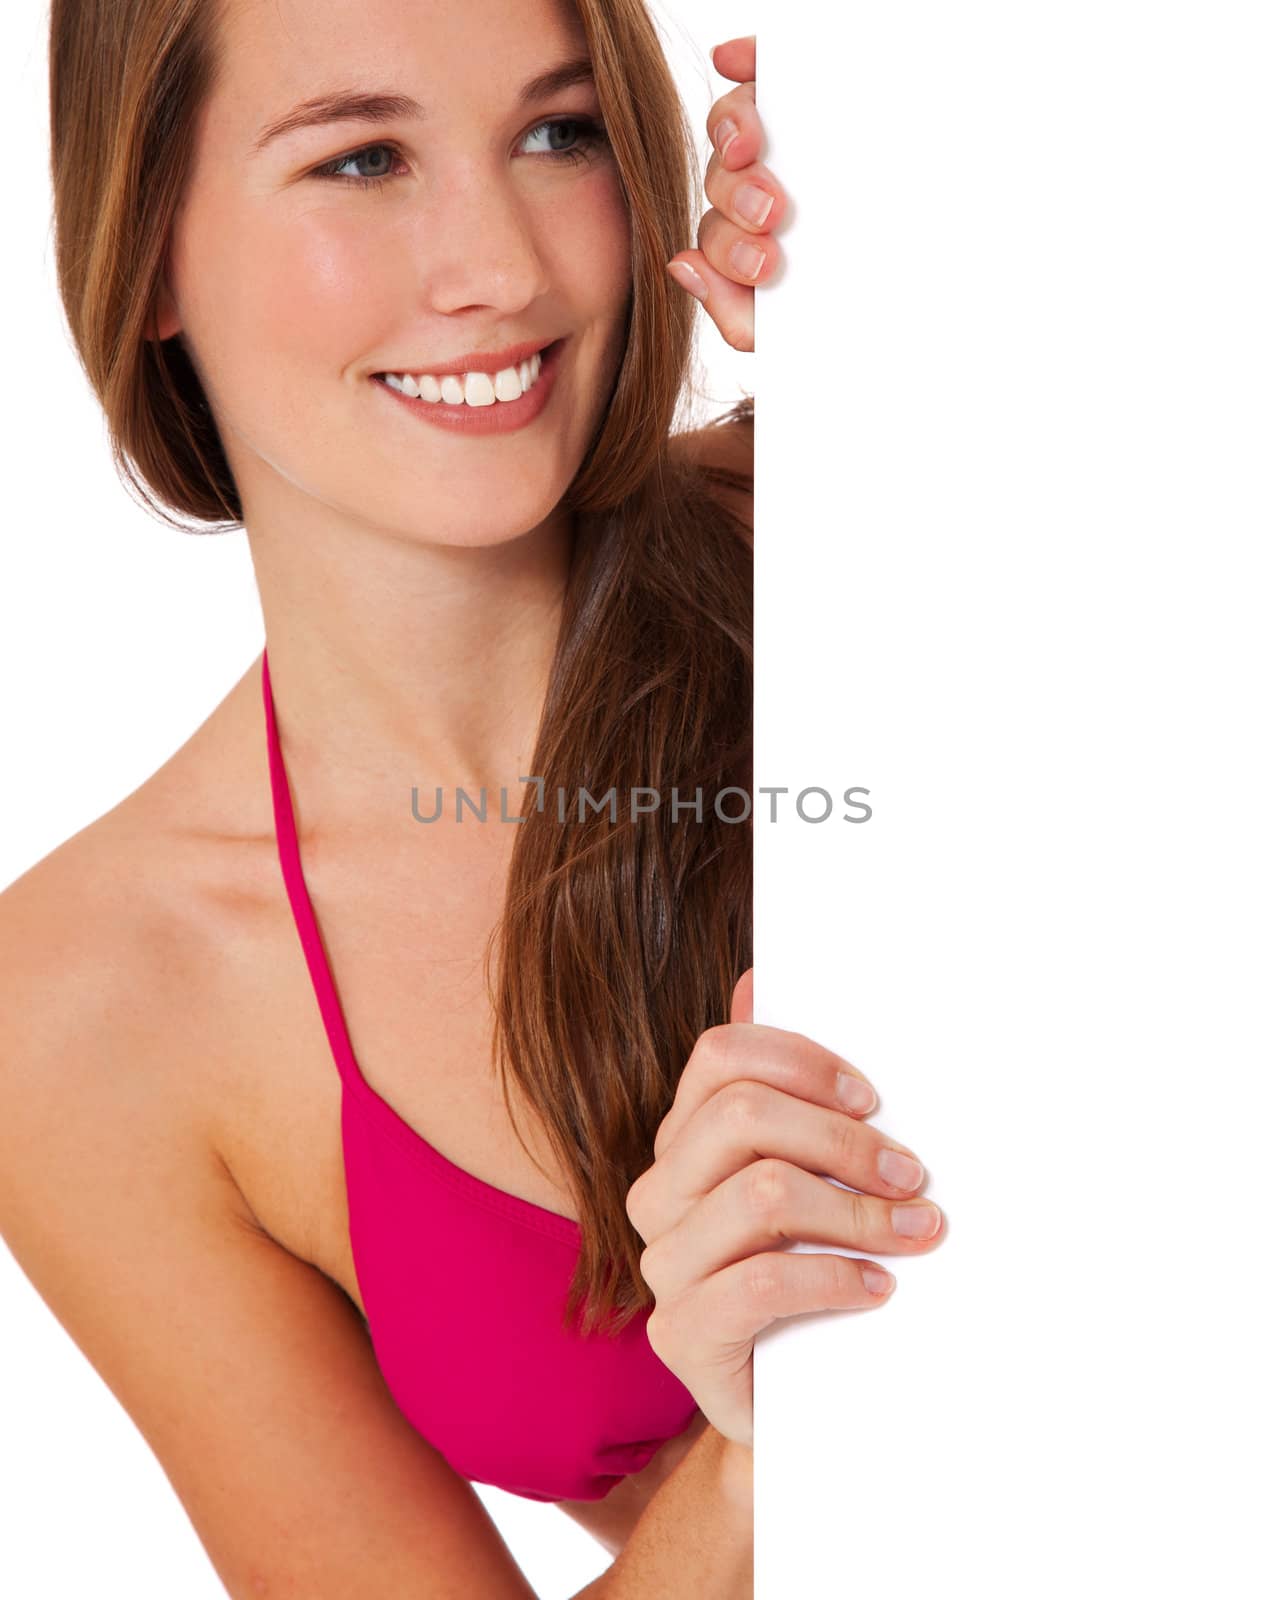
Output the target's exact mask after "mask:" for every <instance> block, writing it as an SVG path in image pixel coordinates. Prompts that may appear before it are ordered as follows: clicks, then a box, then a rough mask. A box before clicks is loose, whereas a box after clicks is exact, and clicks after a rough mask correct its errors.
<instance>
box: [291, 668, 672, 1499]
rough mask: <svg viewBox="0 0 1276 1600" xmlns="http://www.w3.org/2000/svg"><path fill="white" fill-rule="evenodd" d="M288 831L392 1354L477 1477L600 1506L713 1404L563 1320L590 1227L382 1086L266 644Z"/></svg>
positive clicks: (305, 945)
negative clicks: (284, 734) (701, 1404)
mask: <svg viewBox="0 0 1276 1600" xmlns="http://www.w3.org/2000/svg"><path fill="white" fill-rule="evenodd" d="M261 686H262V698H263V701H264V703H265V708H266V739H267V746H268V750H269V755H270V787H271V794H272V797H273V801H274V811H275V839H276V843H277V844H278V847H279V860H280V865H281V866H282V868H283V876H284V883H285V886H286V887H287V891H288V899H289V902H290V903H291V906H292V913H293V920H294V922H295V923H296V927H297V933H298V935H299V936H300V939H301V946H302V949H303V951H304V952H305V957H306V963H307V965H308V966H309V969H310V977H311V981H312V983H313V985H314V990H315V995H316V997H317V999H318V1001H319V1009H320V1011H321V1013H322V1015H323V1021H324V1026H325V1027H326V1029H327V1032H328V1040H329V1042H330V1044H331V1046H332V1053H333V1056H334V1057H335V1059H336V1063H337V1070H338V1071H339V1073H340V1074H341V1083H342V1092H341V1140H342V1148H343V1151H344V1155H345V1178H346V1194H347V1197H348V1200H349V1208H350V1247H351V1251H352V1253H353V1256H354V1266H355V1273H356V1276H357V1278H358V1283H359V1292H360V1295H361V1296H362V1299H363V1304H364V1307H365V1309H366V1311H367V1317H368V1332H369V1335H370V1337H371V1340H372V1346H373V1350H374V1351H375V1354H376V1358H377V1364H378V1366H379V1367H380V1369H381V1373H382V1375H383V1377H384V1378H385V1381H386V1385H387V1387H388V1388H389V1390H390V1393H391V1394H392V1395H393V1397H394V1400H395V1402H396V1404H397V1405H398V1407H399V1409H400V1411H401V1412H402V1413H403V1415H404V1416H405V1417H406V1418H407V1420H408V1421H409V1422H410V1423H411V1424H412V1426H413V1427H414V1428H416V1430H417V1431H418V1432H419V1433H420V1434H421V1435H422V1436H423V1437H424V1438H425V1439H427V1440H428V1441H429V1442H430V1444H432V1445H433V1446H434V1447H435V1449H437V1450H438V1451H439V1452H440V1453H441V1454H442V1455H443V1456H444V1457H445V1458H446V1459H447V1460H448V1461H449V1462H450V1463H451V1465H452V1466H453V1467H454V1468H455V1470H456V1471H457V1472H458V1473H460V1474H461V1476H462V1477H465V1478H469V1479H472V1480H475V1481H477V1482H479V1483H487V1484H493V1485H495V1486H496V1487H497V1488H501V1489H506V1490H508V1491H509V1492H510V1493H512V1494H518V1495H523V1496H524V1497H525V1498H527V1499H529V1500H601V1499H602V1498H603V1496H604V1495H605V1494H606V1493H607V1492H608V1490H609V1489H611V1488H612V1486H613V1485H614V1484H616V1483H618V1482H619V1481H620V1480H621V1478H623V1477H625V1476H627V1475H628V1474H629V1473H633V1472H637V1471H638V1470H639V1468H641V1467H643V1466H645V1465H646V1464H647V1462H648V1461H649V1460H650V1459H651V1457H652V1456H653V1455H654V1454H655V1453H656V1451H657V1450H658V1449H659V1448H660V1446H661V1445H662V1444H664V1443H665V1441H666V1440H668V1439H671V1438H673V1437H674V1435H676V1434H679V1433H682V1432H683V1430H684V1429H685V1428H686V1427H687V1426H688V1424H689V1423H690V1422H691V1419H692V1417H693V1415H694V1414H695V1412H696V1410H697V1406H696V1402H695V1400H694V1398H693V1397H692V1395H691V1393H690V1392H689V1390H687V1389H686V1388H685V1387H684V1385H683V1384H682V1383H680V1382H679V1380H678V1379H677V1378H676V1377H674V1375H673V1373H671V1372H670V1371H669V1369H668V1368H667V1367H666V1366H665V1365H664V1363H663V1362H662V1361H661V1360H660V1359H659V1357H658V1356H657V1355H656V1354H655V1352H654V1351H653V1350H652V1348H651V1345H650V1344H649V1343H648V1341H647V1331H646V1324H647V1318H646V1316H645V1315H642V1314H640V1315H639V1316H637V1317H635V1318H634V1320H633V1321H632V1322H631V1323H630V1324H629V1325H628V1327H626V1328H625V1329H624V1331H623V1332H622V1333H620V1334H619V1335H618V1336H616V1337H615V1338H608V1337H607V1336H606V1335H603V1334H593V1335H590V1336H589V1337H588V1338H584V1337H582V1336H581V1335H580V1334H579V1333H577V1332H575V1331H572V1332H568V1331H567V1330H565V1329H564V1328H563V1327H562V1325H561V1317H562V1311H563V1307H564V1305H565V1303H566V1294H567V1287H568V1284H569V1282H570V1280H571V1276H572V1269H573V1267H574V1266H575V1263H576V1258H577V1255H578V1253H579V1250H580V1238H581V1234H580V1225H579V1224H578V1223H576V1222H574V1221H572V1219H571V1218H570V1217H564V1216H562V1215H560V1214H559V1213H558V1212H556V1211H549V1210H546V1209H545V1208H544V1207H543V1206H539V1205H535V1204H533V1203H532V1202H531V1201H530V1200H524V1199H522V1198H520V1197H519V1196H517V1195H512V1194H507V1193H506V1192H505V1190H503V1189H496V1188H494V1187H493V1186H492V1185H491V1184H489V1183H485V1182H484V1181H483V1180H482V1179H481V1178H476V1177H475V1176H474V1175H473V1174H472V1173H470V1172H466V1171H464V1170H463V1169H462V1168H461V1167H458V1166H455V1165H454V1164H453V1163H452V1162H451V1161H449V1160H448V1159H447V1157H446V1156H444V1155H443V1154H442V1153H441V1152H440V1151H438V1150H436V1149H435V1148H434V1147H433V1145H431V1144H428V1143H427V1142H426V1140H424V1139H423V1138H422V1137H421V1135H420V1134H419V1133H417V1132H416V1131H415V1130H414V1129H413V1128H411V1127H410V1126H409V1125H408V1124H407V1123H406V1122H405V1121H404V1120H403V1119H402V1117H400V1116H399V1114H398V1113H397V1112H396V1111H395V1110H393V1109H392V1107H391V1106H390V1104H389V1103H388V1102H387V1101H385V1100H383V1099H382V1098H381V1096H380V1095H379V1094H377V1092H376V1091H375V1090H374V1089H373V1088H372V1087H371V1085H370V1084H369V1083H368V1082H367V1081H366V1080H365V1078H364V1076H363V1073H362V1072H361V1071H360V1068H359V1065H358V1063H357V1062H356V1060H355V1056H354V1051H353V1049H352V1048H351V1045H350V1038H349V1035H348V1033H347V1031H346V1025H345V1019H344V1017H343V1015H342V1011H341V1003H340V1001H339V999H338V998H337V991H336V987H335V985H334V983H333V979H332V972H331V969H330V967H329V965H328V959H327V955H326V953H325V950H324V946H323V942H322V938H321V936H320V933H319V928H318V924H317V922H316V920H315V914H314V909H313V907H312V906H311V904H310V896H309V894H308V893H307V890H306V885H305V879H304V878H303V876H302V871H301V854H300V851H299V849H298V844H297V829H296V822H295V819H294V816H293V807H292V797H291V794H290V792H289V787H288V777H287V774H286V772H285V769H284V763H283V754H282V751H281V750H280V747H279V734H278V730H277V728H276V725H275V708H274V698H273V695H272V693H271V688H270V671H269V667H268V665H267V660H266V653H265V651H263V652H262V658H261Z"/></svg>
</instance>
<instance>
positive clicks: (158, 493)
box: [49, 0, 753, 1332]
mask: <svg viewBox="0 0 1276 1600" xmlns="http://www.w3.org/2000/svg"><path fill="white" fill-rule="evenodd" d="M575 4H576V9H577V12H578V14H579V16H580V20H581V22H582V24H583V26H584V30H585V33H586V37H587V41H588V47H589V51H590V54H591V56H592V58H593V62H594V74H595V83H596V86H597V89H598V94H599V98H600V104H601V109H602V113H603V122H604V126H605V129H606V133H607V136H608V139H609V141H610V144H611V148H612V152H613V155H614V158H615V161H616V164H617V167H618V170H619V174H620V178H621V181H622V184H623V188H624V193H625V197H626V201H627V204H628V207H629V214H630V219H631V230H630V231H631V238H632V272H633V290H632V295H631V298H630V302H629V324H628V339H627V348H626V351H625V355H624V359H623V362H622V364H621V367H620V370H619V372H618V374H617V378H616V382H615V386H614V389H613V391H612V394H611V395H610V397H609V403H608V405H607V408H606V410H605V412H604V415H603V417H602V420H601V421H600V424H599V427H598V430H597V432H596V434H595V437H594V439H593V440H592V441H591V443H590V446H589V449H588V451H587V452H586V455H585V458H584V460H583V462H582V463H581V466H580V469H579V471H578V473H577V475H576V477H575V479H574V480H573V482H572V484H571V486H570V488H569V490H568V491H567V495H566V504H567V505H568V506H569V507H570V508H571V510H572V511H573V513H574V543H573V556H572V565H571V570H570V575H569V579H568V585H567V591H566V595H565V598H564V604H563V612H562V620H561V627H560V632H559V637H558V643H557V648H556V653H555V657H554V661H553V665H552V668H551V672H550V679H549V685H548V690H547V694H546V698H545V704H544V708H543V713H542V718H541V724H540V730H539V736H538V740H537V746H536V751H535V756H534V759H533V773H534V774H535V775H536V776H537V777H539V778H540V779H541V780H542V787H541V790H540V797H541V799H542V800H543V805H542V807H541V808H539V809H538V806H537V799H538V794H537V789H536V787H535V786H533V785H529V786H528V787H527V790H526V794H525V803H524V808H523V816H524V819H525V821H524V824H523V826H521V827H520V828H519V831H518V835H517V837H516V840H515V844H514V849H513V855H512V862H511V869H510V876H509V880H508V885H507V890H506V901H505V906H504V910H503V914H502V917H501V920H500V922H499V923H498V925H497V927H496V928H495V929H494V930H493V933H492V937H491V940H490V942H489V947H488V982H489V987H490V991H491V997H492V1002H493V1008H494V1014H495V1021H496V1029H495V1036H494V1039H493V1061H494V1063H495V1064H496V1066H497V1068H498V1070H499V1072H500V1076H501V1083H502V1089H503V1092H504V1095H505V1101H506V1106H507V1108H508V1109H509V1110H510V1113H511V1120H515V1119H514V1118H513V1107H512V1103H511V1093H510V1087H511V1080H513V1082H515V1083H516V1084H517V1085H518V1087H519V1088H520V1089H521V1091H522V1093H523V1095H524V1096H525V1098H526V1100H527V1102H528V1104H529V1105H530V1106H531V1108H532V1111H533V1113H534V1114H536V1115H538V1116H539V1117H540V1118H541V1119H542V1121H543V1124H544V1127H545V1129H546V1131H547V1134H548V1136H549V1139H550V1142H551V1145H552V1148H553V1149H554V1152H555V1154H556V1156H557V1157H558V1159H559V1160H560V1162H561V1163H562V1165H563V1167H564V1169H565V1171H566V1173H567V1176H568V1181H569V1183H570V1186H571V1189H572V1192H573V1197H574V1199H575V1201H576V1205H577V1209H578V1212H579V1214H580V1218H581V1233H582V1246H581V1252H580V1257H579V1260H578V1262H577V1265H576V1271H575V1275H574V1277H573V1279H572V1283H571V1288H570V1291H569V1295H568V1299H567V1304H566V1307H565V1310H564V1323H565V1325H570V1324H571V1323H572V1322H573V1321H574V1320H575V1319H576V1318H577V1316H579V1315H581V1313H583V1316H581V1321H580V1326H581V1328H582V1331H584V1332H592V1331H596V1330H601V1329H605V1330H606V1331H609V1332H618V1331H619V1330H620V1329H621V1328H622V1327H624V1326H625V1325H626V1324H627V1323H628V1322H629V1321H630V1320H632V1318H633V1317H634V1316H635V1315H636V1314H637V1313H638V1312H640V1311H642V1310H644V1309H646V1308H647V1307H649V1306H650V1305H651V1303H652V1295H651V1292H650V1290H649V1289H648V1287H647V1285H646V1283H645V1281H644V1280H643V1278H642V1274H641V1272H640V1270H639V1256H640V1254H641V1250H642V1240H641V1238H640V1236H639V1235H638V1234H637V1233H636V1231H635V1230H634V1228H633V1225H632V1224H631V1223H630V1221H629V1218H628V1215H627V1213H626V1210H625V1199H626V1195H627V1192H628V1189H629V1187H630V1185H631V1184H632V1183H633V1182H634V1180H635V1179H636V1178H637V1177H638V1175H639V1174H640V1173H641V1172H642V1171H644V1170H645V1168H647V1167H648V1166H650V1164H651V1161H652V1146H653V1141H654V1138H655V1132H656V1128H657V1126H658V1125H659V1122H660V1120H661V1118H662V1117H663V1116H664V1114H665V1113H666V1112H667V1110H668V1109H669V1106H670V1104H671V1103H672V1100H673V1095H674V1091H675V1089H676V1087H677V1082H678V1078H679V1076H680V1074H681V1072H682V1069H683V1066H684V1065H685V1063H686V1060H687V1057H688V1055H689V1054H690V1051H691V1048H692V1046H693V1044H694V1043H695V1040H696V1038H697V1037H698V1035H699V1034H700V1033H702V1032H703V1031H704V1030H705V1029H706V1028H708V1027H710V1026H712V1025H713V1024H715V1023H718V1022H722V1021H725V1020H726V1017H727V1014H728V1006H729V1002H730V996H731V990H732V987H733V985H734V983H735V980H736V979H737V978H738V976H739V975H740V973H741V972H742V971H743V970H744V969H745V968H746V967H748V966H749V965H750V964H751V962H752V931H753V929H752V849H751V830H750V828H749V826H748V823H747V821H741V820H740V816H741V812H742V811H747V808H748V804H749V797H751V794H752V711H753V647H752V636H753V629H752V622H753V588H752V562H751V556H750V552H749V549H748V547H747V545H746V543H745V541H744V539H742V537H741V526H740V524H739V522H738V521H737V519H736V518H735V517H734V516H733V515H732V513H731V512H730V511H729V510H728V509H726V507H725V506H724V505H723V503H722V500H721V497H720V496H719V495H718V494H716V493H715V484H717V483H725V484H728V485H730V486H732V487H735V488H741V489H743V488H748V487H751V481H752V480H751V475H747V474H739V473H732V472H728V471H726V470H725V469H716V470H714V471H710V470H709V469H707V468H701V467H698V466H697V465H696V464H695V463H694V462H693V461H692V460H691V459H690V457H689V456H688V455H687V454H686V453H685V452H683V451H680V450H678V449H676V448H673V447H671V437H673V436H671V431H670V430H671V425H672V423H673V420H674V417H675V414H676V411H677V407H678V404H679V402H680V400H681V398H682V396H683V392H684V389H685V388H686V386H687V384H688V382H689V380H690V378H691V376H692V373H693V356H692V351H693V332H694V326H695V324H694V316H695V304H694V302H693V301H692V300H691V299H690V298H689V297H688V296H687V294H686V293H685V291H683V290H682V289H680V288H679V287H677V286H676V285H675V284H674V283H673V282H672V281H671V280H670V278H669V275H668V273H667V272H666V271H665V266H664V264H665V262H666V261H668V260H669V258H670V257H671V256H673V255H675V254H676V253H677V252H678V251H679V250H685V249H687V248H689V247H690V246H691V245H692V244H694V242H695V236H696V225H697V220H698V202H699V196H700V159H699V154H698V151H697V147H696V143H695V140H694V139H693V137H692V133H691V129H690V127H689V125H688V122H687V118H686V113H685V111H684V109H683V106H682V102H681V100H680V99H679V96H678V92H677V88H676V86H675V84H674V82H673V79H672V76H671V74H670V72H669V68H668V65H667V63H666V61H665V58H664V55H663V52H662V50H661V47H660V43H659V39H658V37H657V34H656V31H655V28H654V26H653V23H652V19H651V17H650V15H649V14H648V12H647V9H646V5H645V3H644V0H575ZM216 9H217V8H216V7H215V6H213V5H210V4H209V0H52V8H51V21H50V28H51V33H50V51H49V62H50V114H51V131H52V176H53V195H54V217H55V228H56V233H55V239H56V260H57V273H58V284H59V289H60V292H61V297H62V303H63V306H64V308H65V311H66V315H67V320H68V325H69V328H70V332H71V336H72V338H73V340H74V343H75V347H76V350H77V353H78V355H79V358H80V362H81V365H82V366H83V369H84V371H85V374H86V376H87V377H88V380H89V382H90V384H91V385H92V386H93V389H94V391H95V393H96V394H97V396H98V399H99V401H100V403H101V405H102V408H103V411H104V413H105V416H106V420H107V425H108V430H109V435H110V439H111V446H112V452H113V456H114V459H115V463H116V466H117V469H118V470H119V472H120V476H121V479H122V481H123V482H124V483H125V486H126V487H127V488H128V489H129V490H130V492H132V493H135V494H136V495H137V496H138V497H139V499H140V500H141V502H142V503H143V504H144V505H145V506H146V507H147V509H149V510H150V511H151V512H152V513H153V514H155V515H157V516H159V517H161V518H162V519H163V520H165V521H167V522H169V523H170V524H172V525H173V526H174V527H176V528H179V529H181V530H183V531H186V532H221V531H225V530H226V529H228V528H230V527H238V526H240V525H241V521H242V511H241V506H240V502H239V496H238V491H237V489H236V486H235V483H234V480H233V478H232V476H231V473H230V469H229V467H228V465H227V462H226V457H225V455H224V453H223V450H222V447H221V442H220V439H219V436H218V432H217V427H216V423H215V421H214V419H213V415H212V412H211V410H210V408H209V405H208V402H207V400H206V398H205V396H204V393H203V390H202V388H201V385H200V383H199V380H198V378H197V376H196V373H195V370H194V367H193V365H192V363H191V361H190V360H189V358H188V356H187V353H186V351H185V349H184V347H183V343H182V338H181V335H180V334H178V335H175V336H174V337H173V338H170V339H166V340H164V341H163V342H161V341H159V340H156V339H153V338H148V337H147V333H148V330H149V329H150V328H151V327H152V326H153V323H152V318H153V315H154V308H155V302H156V296H157V292H158V288H159V283H160V278H161V274H162V271H163V264H164V257H165V252H166V250H167V246H168V240H169V235H170V231H171V228H172V224H173V220H174V217H175V215H176V211H177V207H178V205H179V202H180V200H181V196H182V193H183V189H184V186H185V183H186V181H187V176H188V171H189V165H190V158H191V154H192V150H193V147H194V138H195V121H196V117H197V114H198V112H199V109H200V106H201V104H202V103H203V100H204V98H205V96H206V95H207V94H208V92H209V90H210V89H211V87H212V85H213V83H214V81H215V74H216V72H217V55H216V43H215V37H214V27H215V12H216ZM752 414H753V407H752V400H751V399H746V400H744V401H742V402H741V403H740V404H739V405H737V406H736V407H735V408H734V409H733V410H732V411H731V412H730V413H728V415H727V416H725V417H723V418H720V419H719V421H720V422H722V423H727V422H740V423H751V422H752ZM613 789H614V790H615V792H616V796H617V801H616V807H615V820H614V821H613V820H612V812H611V809H610V807H609V806H606V805H604V809H602V810H595V809H593V807H592V805H591V804H590V803H589V802H586V803H585V805H584V807H583V809H582V808H581V807H580V796H581V794H582V791H584V792H586V793H587V795H588V796H590V797H592V798H593V800H594V801H600V800H604V799H605V797H607V796H608V795H609V792H610V791H611V790H613ZM729 789H730V790H737V791H743V795H741V794H734V795H728V794H726V793H725V791H727V790H729ZM560 790H561V791H562V793H563V795H564V797H565V807H566V809H565V816H566V820H565V821H560V818H559V805H558V794H559V791H560ZM638 790H648V791H654V792H655V793H656V795H658V796H659V800H658V802H657V803H655V804H654V806H653V808H652V809H649V810H638V811H637V812H636V814H635V813H632V812H631V800H632V799H633V798H634V794H635V791H638ZM675 791H676V794H675ZM697 794H699V816H697V811H696V809H695V808H696V797H697ZM675 802H677V804H678V806H679V810H678V812H677V813H676V814H675V812H674V805H675ZM637 803H638V805H639V806H648V805H652V799H651V795H650V794H647V795H644V796H642V797H640V798H639V799H638V802H637ZM582 815H583V817H584V820H580V818H581V817H582ZM493 966H494V968H495V977H493V975H492V968H493ZM515 1125H516V1127H517V1124H516V1123H515ZM519 1138H520V1140H521V1139H522V1135H521V1133H520V1134H519ZM524 1148H526V1145H524Z"/></svg>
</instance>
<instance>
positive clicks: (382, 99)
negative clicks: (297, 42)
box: [252, 56, 594, 155]
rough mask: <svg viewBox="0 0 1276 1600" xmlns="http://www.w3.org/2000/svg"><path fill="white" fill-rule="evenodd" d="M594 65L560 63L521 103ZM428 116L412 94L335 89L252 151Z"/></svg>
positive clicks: (584, 59)
mask: <svg viewBox="0 0 1276 1600" xmlns="http://www.w3.org/2000/svg"><path fill="white" fill-rule="evenodd" d="M593 76H594V63H593V62H592V61H591V60H590V58H589V57H588V56H578V57H576V58H574V59H573V60H571V61H562V62H559V64H558V65H557V66H554V67H549V68H547V69H546V70H545V71H544V72H538V73H537V74H536V76H535V77H534V78H529V79H528V81H527V82H526V83H525V84H524V85H523V87H522V88H521V89H520V90H519V92H518V104H519V105H526V104H527V103H528V101H530V100H540V99H543V98H544V97H545V96H546V95H551V94H557V93H558V92H559V90H561V89H570V88H571V87H572V86H573V85H574V84H577V83H589V82H592V81H593ZM424 115H425V107H424V106H423V105H422V104H421V102H420V101H419V100H414V99H413V98H412V96H411V95H406V94H398V93H396V92H395V91H394V90H391V89H374V90H362V89H334V90H331V91H329V92H328V93H327V94H319V95H314V96H312V97H311V98H310V99H309V100H303V101H301V102H300V104H298V105H295V106H293V108H292V110H291V111H288V112H285V113H284V115H283V116H282V117H278V118H276V119H275V120H274V121H272V122H268V123H267V124H266V125H265V127H263V128H262V130H261V132H260V133H259V134H258V135H257V137H256V139H255V140H254V141H253V145H252V152H253V154H254V155H257V154H258V153H259V152H260V151H262V150H264V149H265V147H266V146H267V145H268V144H269V143H270V141H271V140H272V139H278V138H281V137H282V136H283V135H284V134H286V133H295V132H297V130H298V129H299V128H313V127H317V126H319V125H320V124H321V123H325V122H389V121H393V120H394V119H396V118H398V119H414V118H420V117H423V116H424Z"/></svg>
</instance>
